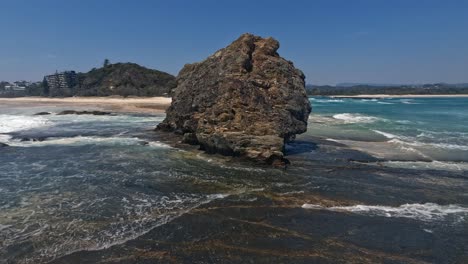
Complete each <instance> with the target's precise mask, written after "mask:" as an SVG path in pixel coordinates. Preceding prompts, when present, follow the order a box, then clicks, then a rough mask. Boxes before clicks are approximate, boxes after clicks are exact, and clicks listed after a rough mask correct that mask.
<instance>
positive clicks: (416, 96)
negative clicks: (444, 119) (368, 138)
mask: <svg viewBox="0 0 468 264" xmlns="http://www.w3.org/2000/svg"><path fill="white" fill-rule="evenodd" d="M320 96H325V97H331V98H359V99H366V98H375V99H378V98H466V97H468V94H393V95H392V94H359V95H320Z"/></svg>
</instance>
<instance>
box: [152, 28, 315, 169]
mask: <svg viewBox="0 0 468 264" xmlns="http://www.w3.org/2000/svg"><path fill="white" fill-rule="evenodd" d="M278 48H279V43H278V41H276V40H275V39H273V38H261V37H258V36H254V35H251V34H243V35H242V36H240V37H239V39H237V40H236V41H234V42H233V43H232V44H231V45H229V46H228V47H226V48H224V49H221V50H219V51H217V52H216V53H215V54H213V55H212V56H210V57H208V58H207V59H206V60H204V61H202V62H200V63H194V64H187V65H185V66H184V68H183V69H182V70H181V72H180V73H179V76H178V77H177V82H178V85H177V88H176V89H174V91H173V92H174V94H173V100H172V104H171V106H170V107H169V108H168V110H167V116H166V119H165V120H164V121H163V122H162V123H160V124H159V125H158V128H157V129H159V130H164V131H172V132H175V133H177V134H181V135H183V138H184V142H186V143H190V144H198V145H200V148H201V149H202V150H205V151H207V152H210V153H221V154H225V155H233V156H244V157H247V158H250V159H254V160H259V161H264V162H267V163H277V162H278V161H283V162H284V161H286V160H285V159H284V158H283V156H284V153H283V152H284V144H285V142H288V141H290V140H292V139H294V138H295V135H296V134H300V133H304V132H305V131H306V129H307V120H308V117H309V113H310V111H311V106H310V103H309V100H308V98H307V95H306V90H305V82H304V79H305V76H304V74H303V73H302V72H301V71H300V70H298V69H296V68H295V67H294V65H293V63H292V62H290V61H287V60H285V59H283V58H281V57H280V56H279V55H278V53H277V50H278Z"/></svg>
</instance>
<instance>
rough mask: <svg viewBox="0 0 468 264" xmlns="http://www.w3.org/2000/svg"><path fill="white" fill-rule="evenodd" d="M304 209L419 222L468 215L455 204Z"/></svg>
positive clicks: (312, 205)
mask: <svg viewBox="0 0 468 264" xmlns="http://www.w3.org/2000/svg"><path fill="white" fill-rule="evenodd" d="M302 208H304V209H315V210H329V211H337V212H342V211H344V212H351V213H356V214H364V215H369V216H385V217H402V218H412V219H417V220H420V221H426V222H427V221H436V220H443V219H445V218H446V217H448V216H453V215H456V216H458V219H457V220H463V219H464V217H465V216H467V215H468V208H466V207H462V206H459V205H455V204H449V205H439V204H435V203H425V204H418V203H415V204H403V205H400V206H398V207H392V206H380V205H361V204H358V205H352V206H333V207H323V206H321V205H317V204H304V205H302Z"/></svg>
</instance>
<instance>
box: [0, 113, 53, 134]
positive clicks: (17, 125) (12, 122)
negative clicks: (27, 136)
mask: <svg viewBox="0 0 468 264" xmlns="http://www.w3.org/2000/svg"><path fill="white" fill-rule="evenodd" d="M50 124H51V122H50V121H49V120H47V119H45V118H44V117H41V116H25V115H0V133H11V132H16V131H21V130H28V129H32V128H37V127H43V126H48V125H50Z"/></svg>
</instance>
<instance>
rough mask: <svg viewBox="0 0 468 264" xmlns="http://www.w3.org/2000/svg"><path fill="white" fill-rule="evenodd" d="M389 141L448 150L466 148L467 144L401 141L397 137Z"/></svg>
mask: <svg viewBox="0 0 468 264" xmlns="http://www.w3.org/2000/svg"><path fill="white" fill-rule="evenodd" d="M388 142H389V143H394V144H399V145H409V146H413V147H432V148H439V149H448V150H468V146H466V145H457V144H449V143H424V142H419V141H415V140H413V141H411V142H408V141H403V140H400V139H398V138H393V139H392V140H390V141H388Z"/></svg>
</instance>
